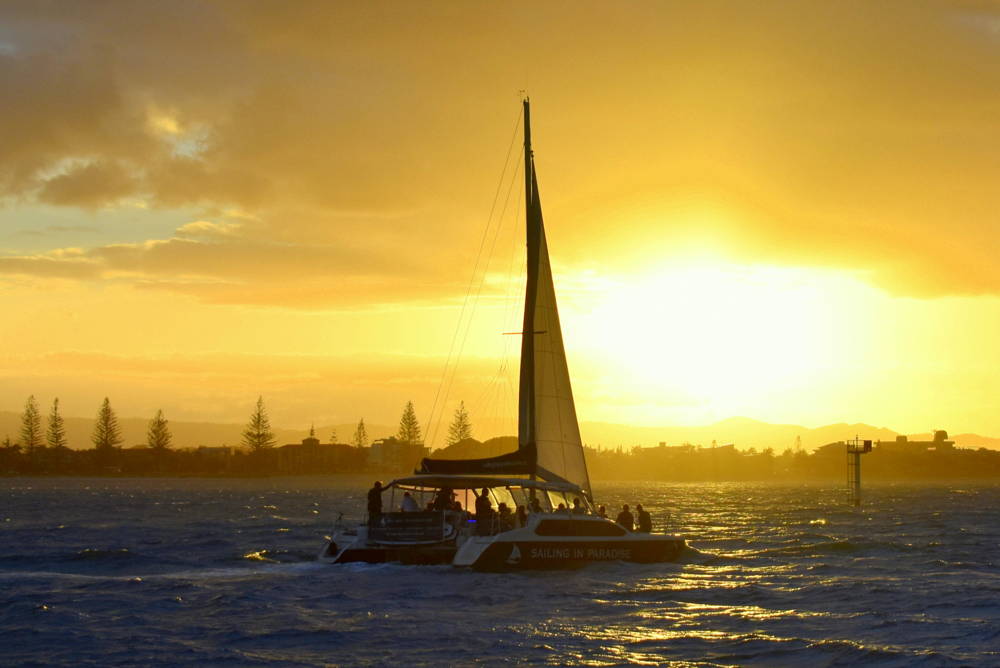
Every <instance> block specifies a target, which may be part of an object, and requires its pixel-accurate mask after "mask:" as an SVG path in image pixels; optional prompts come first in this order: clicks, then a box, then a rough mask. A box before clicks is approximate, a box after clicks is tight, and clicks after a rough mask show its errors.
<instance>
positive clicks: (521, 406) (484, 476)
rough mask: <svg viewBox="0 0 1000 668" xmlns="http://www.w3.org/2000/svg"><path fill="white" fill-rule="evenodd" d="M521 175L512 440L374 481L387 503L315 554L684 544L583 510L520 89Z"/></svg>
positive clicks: (523, 552) (563, 551) (497, 559)
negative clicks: (520, 314) (495, 450)
mask: <svg viewBox="0 0 1000 668" xmlns="http://www.w3.org/2000/svg"><path fill="white" fill-rule="evenodd" d="M524 176H525V202H526V221H527V224H526V228H527V251H528V258H527V273H528V276H527V285H526V291H525V300H524V322H523V327H522V330H521V332H520V333H521V370H520V384H519V388H518V449H517V450H515V451H514V452H511V453H508V454H505V455H500V456H498V457H490V458H486V459H468V460H443V459H430V458H425V459H424V460H423V461H422V463H421V465H420V468H419V470H418V471H417V473H416V474H414V475H413V476H409V477H406V478H400V479H398V480H394V481H392V482H391V483H390V484H389V485H387V486H386V487H385V488H384V489H383V490H382V491H381V497H380V498H381V499H382V501H381V503H379V504H378V505H377V507H378V508H379V509H381V508H382V507H388V508H392V509H394V510H393V511H392V512H385V513H383V512H381V511H380V510H379V511H377V512H371V513H370V516H369V521H368V523H367V524H365V525H363V526H359V527H356V528H347V527H344V526H338V527H337V528H336V529H335V532H334V535H333V537H332V539H331V540H330V542H329V543H328V544H327V545H326V547H325V548H324V549H323V552H322V553H321V554H320V559H321V560H323V561H329V562H333V563H344V562H349V561H362V562H370V563H380V562H385V561H399V562H402V563H417V564H424V563H451V564H453V565H455V566H469V567H472V568H476V569H481V570H497V569H508V568H560V567H567V566H577V565H582V564H586V563H591V562H597V561H632V562H644V563H648V562H663V561H672V560H674V559H676V558H677V556H678V555H679V554H680V553H681V551H682V550H683V548H684V540H683V539H682V538H679V537H676V536H667V535H663V534H653V533H634V532H632V531H630V530H629V529H630V528H631V527H628V528H626V527H623V526H621V525H620V524H618V523H616V522H612V521H610V520H609V519H607V518H604V517H601V516H599V515H597V514H596V513H595V511H594V506H593V496H592V493H591V485H590V475H589V473H588V471H587V462H586V460H585V459H584V451H583V443H582V441H581V438H580V427H579V424H578V422H577V417H576V406H575V404H574V402H573V390H572V387H571V385H570V378H569V367H568V365H567V363H566V351H565V349H564V348H563V341H562V329H561V327H560V325H559V311H558V308H557V306H556V294H555V285H554V282H553V279H552V268H551V266H550V264H549V252H548V245H547V243H546V240H545V228H544V225H543V221H542V206H541V200H540V197H539V193H538V179H537V175H536V173H535V164H534V155H533V153H532V149H531V118H530V107H529V103H528V100H527V99H525V100H524ZM376 492H378V490H376ZM386 496H388V503H385V497H386ZM397 498H398V499H399V500H398V501H397ZM404 501H405V504H406V507H405V508H403V503H404ZM396 508H403V509H402V510H400V511H398V512H397V511H395V509H396ZM470 508H474V509H475V512H474V513H472V512H469V509H470Z"/></svg>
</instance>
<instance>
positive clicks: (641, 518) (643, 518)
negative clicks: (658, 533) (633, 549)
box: [635, 503, 653, 533]
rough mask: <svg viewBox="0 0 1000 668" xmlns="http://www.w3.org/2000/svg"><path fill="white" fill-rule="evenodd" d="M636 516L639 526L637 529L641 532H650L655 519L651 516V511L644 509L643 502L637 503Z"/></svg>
mask: <svg viewBox="0 0 1000 668" xmlns="http://www.w3.org/2000/svg"><path fill="white" fill-rule="evenodd" d="M635 518H636V524H638V528H637V529H636V531H638V532H639V533H650V532H651V531H652V530H653V519H652V518H651V517H650V516H649V513H648V512H646V511H645V510H643V508H642V504H641V503H637V504H635Z"/></svg>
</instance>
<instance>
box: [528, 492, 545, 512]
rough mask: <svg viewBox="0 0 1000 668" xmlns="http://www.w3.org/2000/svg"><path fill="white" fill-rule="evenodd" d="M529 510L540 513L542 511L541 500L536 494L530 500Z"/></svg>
mask: <svg viewBox="0 0 1000 668" xmlns="http://www.w3.org/2000/svg"><path fill="white" fill-rule="evenodd" d="M531 512H533V513H541V512H543V511H542V503H541V501H539V500H538V497H537V496H536V497H535V498H533V499H532V500H531Z"/></svg>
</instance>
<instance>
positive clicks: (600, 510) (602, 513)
mask: <svg viewBox="0 0 1000 668" xmlns="http://www.w3.org/2000/svg"><path fill="white" fill-rule="evenodd" d="M597 516H598V517H603V518H604V519H608V509H607V508H605V507H604V506H597Z"/></svg>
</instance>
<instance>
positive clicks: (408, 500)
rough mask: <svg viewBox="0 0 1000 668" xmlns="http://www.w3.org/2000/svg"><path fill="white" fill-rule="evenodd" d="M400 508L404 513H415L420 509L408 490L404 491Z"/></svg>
mask: <svg viewBox="0 0 1000 668" xmlns="http://www.w3.org/2000/svg"><path fill="white" fill-rule="evenodd" d="M400 510H402V511H403V512H404V513H416V512H419V511H420V506H418V505H417V502H416V500H415V499H414V498H413V497H412V496H410V493H409V492H404V493H403V505H402V506H400Z"/></svg>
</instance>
